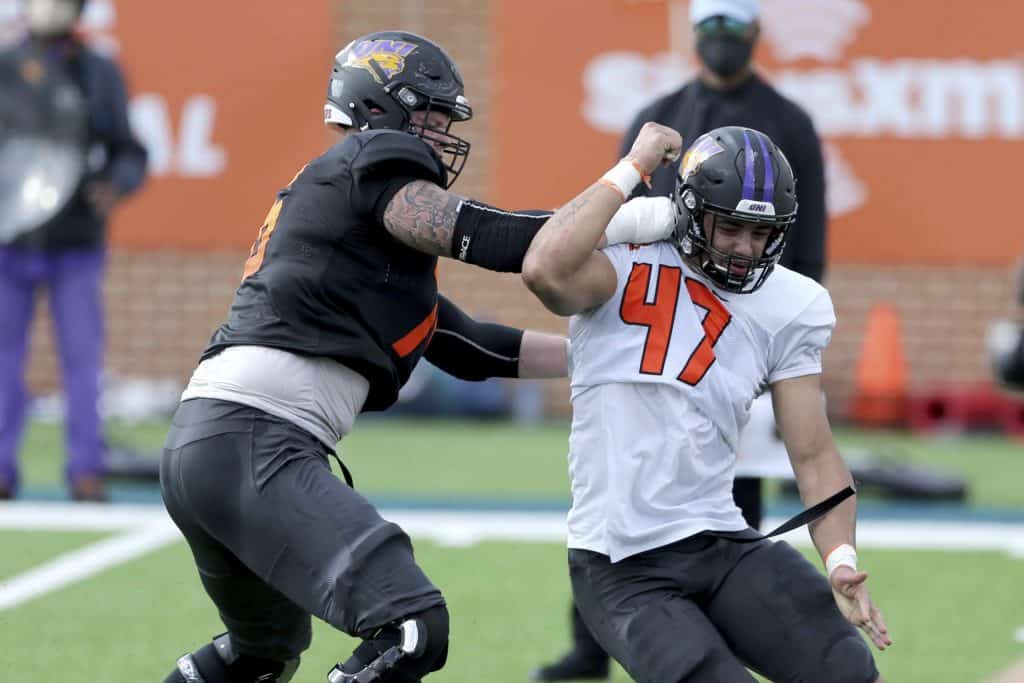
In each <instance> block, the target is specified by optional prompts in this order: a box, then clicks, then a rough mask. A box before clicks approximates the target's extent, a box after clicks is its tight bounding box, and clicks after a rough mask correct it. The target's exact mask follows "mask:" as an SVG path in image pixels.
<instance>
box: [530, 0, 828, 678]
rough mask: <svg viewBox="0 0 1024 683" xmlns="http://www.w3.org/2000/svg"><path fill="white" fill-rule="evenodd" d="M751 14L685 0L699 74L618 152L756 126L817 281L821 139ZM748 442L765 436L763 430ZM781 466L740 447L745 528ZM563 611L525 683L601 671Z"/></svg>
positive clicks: (585, 636)
mask: <svg viewBox="0 0 1024 683" xmlns="http://www.w3.org/2000/svg"><path fill="white" fill-rule="evenodd" d="M759 17H760V9H759V6H758V0H692V2H691V3H690V24H691V25H692V27H693V31H694V38H695V42H696V48H697V56H698V58H699V61H700V73H699V74H698V76H697V77H696V78H694V79H693V80H691V81H689V82H687V83H686V84H684V85H683V87H681V88H679V89H678V90H676V91H674V92H672V93H669V94H668V95H665V96H663V97H661V98H659V99H657V100H655V101H654V102H653V103H651V104H650V105H649V106H647V107H645V108H644V109H643V110H641V111H640V113H639V114H637V115H636V117H635V118H634V119H633V122H632V124H631V125H630V126H629V128H628V129H627V132H626V134H625V135H624V136H623V138H622V145H621V149H620V156H625V155H626V154H627V153H628V152H629V150H630V147H631V146H632V144H633V141H634V140H635V139H636V136H637V134H638V132H639V131H640V128H641V127H642V126H643V125H644V124H645V123H647V122H648V121H654V122H656V123H660V124H663V125H666V126H670V127H672V128H674V129H675V130H677V131H679V133H680V134H681V135H682V138H683V144H684V145H690V144H691V143H692V142H693V141H694V140H696V139H697V138H698V137H699V136H700V135H702V134H703V133H705V132H707V131H708V130H711V129H713V128H717V127H719V126H727V125H739V126H746V127H750V128H754V129H757V130H761V131H764V132H765V133H766V134H767V135H768V136H769V137H770V138H771V139H772V140H774V141H776V143H777V144H778V145H779V147H780V148H781V149H782V150H783V151H784V152H785V154H786V156H787V157H788V158H789V160H790V163H791V164H792V166H793V172H794V174H795V175H796V177H797V196H798V200H799V203H800V211H799V213H798V215H797V219H796V224H795V225H794V226H793V229H792V231H791V236H790V238H789V242H788V244H787V245H786V250H785V252H783V254H782V259H781V261H780V263H781V264H782V265H784V266H786V267H787V268H790V269H791V270H795V271H796V272H798V273H800V274H801V275H806V276H807V277H810V278H812V279H814V280H816V281H818V282H821V281H822V279H823V277H824V273H825V237H826V228H827V216H826V212H825V172H824V163H823V160H822V152H821V141H820V140H819V138H818V135H817V133H816V132H815V129H814V124H813V123H812V122H811V119H810V117H809V116H808V115H807V113H806V112H805V111H804V110H803V109H802V108H801V107H800V106H799V105H797V104H796V103H794V102H792V101H790V100H788V99H786V98H785V97H784V96H783V95H781V94H780V93H779V92H778V91H776V90H775V89H774V88H773V87H772V86H771V85H769V84H768V83H767V82H766V81H765V80H764V79H763V78H761V76H760V75H758V73H757V72H756V71H755V69H754V68H753V64H752V58H753V52H754V48H755V47H756V45H757V40H758V38H759V37H760V24H759ZM678 170H679V164H678V162H677V163H675V164H672V165H671V166H664V167H662V168H660V169H658V170H656V171H655V172H654V173H653V174H652V177H651V184H650V186H649V187H648V186H647V185H645V184H643V183H641V184H640V185H639V186H638V187H637V190H636V191H635V192H634V196H637V195H644V194H646V195H649V196H665V195H671V194H672V192H673V190H674V188H675V182H676V174H677V172H678ZM761 403H769V404H770V398H768V397H763V398H762V399H759V401H758V405H757V406H756V407H755V408H756V410H755V414H756V415H761V414H765V413H767V414H770V413H771V408H770V405H767V406H766V405H760V404H761ZM762 422H763V421H762ZM769 422H770V419H769ZM758 424H759V425H760V424H761V422H759V423H758ZM770 431H772V432H774V430H773V429H772V430H770ZM747 441H748V442H749V441H750V440H747ZM757 441H760V442H761V443H772V440H771V439H769V438H767V437H766V438H764V439H758V440H757ZM775 442H777V440H775ZM788 470H789V465H788V461H787V460H786V458H785V452H784V449H782V448H781V447H776V448H772V449H770V450H768V449H764V450H763V452H751V453H746V452H744V453H742V454H741V456H740V458H739V460H738V462H737V464H736V479H735V481H734V484H733V495H734V497H735V499H736V504H737V505H738V506H739V507H740V510H741V511H742V512H743V516H744V518H745V519H746V520H747V522H748V523H749V524H750V525H751V526H752V527H753V528H755V529H756V528H758V527H759V526H760V524H761V519H762V516H763V504H762V499H761V487H762V485H761V481H762V480H761V477H762V476H764V473H765V472H766V471H772V472H781V471H788ZM790 476H791V475H790ZM570 614H571V619H572V637H573V646H572V649H571V650H569V652H567V653H566V654H565V655H563V656H562V657H561V658H560V659H558V660H556V661H555V662H553V663H551V664H548V665H546V666H542V667H540V668H538V669H536V670H535V671H534V672H533V674H532V678H533V679H534V680H537V681H561V680H573V679H603V678H607V676H608V663H609V659H608V655H607V654H605V652H604V650H603V649H601V646H600V645H598V643H597V641H595V640H594V638H593V637H592V636H591V635H590V633H589V632H588V630H587V628H586V626H585V625H584V624H583V621H582V619H581V618H580V615H579V612H578V611H577V610H576V608H575V606H573V607H572V609H571V610H570Z"/></svg>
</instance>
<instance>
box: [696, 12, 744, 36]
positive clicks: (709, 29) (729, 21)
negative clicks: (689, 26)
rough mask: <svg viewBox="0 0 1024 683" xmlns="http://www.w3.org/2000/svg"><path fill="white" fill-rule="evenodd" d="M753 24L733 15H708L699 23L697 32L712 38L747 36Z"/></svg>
mask: <svg viewBox="0 0 1024 683" xmlns="http://www.w3.org/2000/svg"><path fill="white" fill-rule="evenodd" d="M752 25H753V24H752V23H751V22H748V21H740V20H739V19H733V18H732V17H726V16H723V15H718V16H714V17H708V18H707V19H705V20H704V21H702V22H700V23H699V24H697V25H696V26H695V27H694V28H696V30H697V33H698V34H700V35H702V36H708V37H711V38H714V37H718V36H732V37H733V38H745V37H746V36H748V35H749V31H750V27H751V26H752Z"/></svg>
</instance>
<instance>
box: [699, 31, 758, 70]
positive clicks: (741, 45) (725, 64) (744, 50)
mask: <svg viewBox="0 0 1024 683" xmlns="http://www.w3.org/2000/svg"><path fill="white" fill-rule="evenodd" d="M753 51H754V44H753V43H752V42H748V41H746V40H740V39H739V38H733V37H731V36H701V37H700V38H698V39H697V54H698V55H700V59H701V61H702V62H704V65H705V66H707V68H708V69H710V70H711V71H713V72H714V73H715V74H717V75H719V76H721V77H722V78H731V77H733V76H735V75H736V74H738V73H739V72H740V71H742V70H743V69H744V68H746V66H747V65H748V64H750V57H751V54H753Z"/></svg>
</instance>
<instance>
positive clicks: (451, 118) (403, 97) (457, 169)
mask: <svg viewBox="0 0 1024 683" xmlns="http://www.w3.org/2000/svg"><path fill="white" fill-rule="evenodd" d="M414 98H415V100H416V101H415V103H414V107H413V108H412V109H411V110H409V111H408V112H407V119H406V120H407V122H408V123H407V124H406V127H405V128H403V129H400V130H406V131H407V132H409V133H412V134H413V135H415V136H417V137H419V138H421V139H422V140H423V141H424V142H426V143H427V145H429V146H430V148H431V149H433V150H434V152H435V153H436V154H437V156H438V157H440V159H441V163H442V164H444V167H445V169H447V171H448V185H447V186H448V187H451V185H452V183H454V182H455V179H456V178H458V177H459V174H460V173H462V169H463V167H464V166H465V165H466V160H467V159H468V158H469V150H470V144H469V141H468V140H466V139H465V138H460V137H459V136H457V135H452V133H451V128H452V124H453V123H456V122H458V121H468V120H469V119H470V118H472V116H473V110H472V109H471V108H470V106H469V103H468V102H467V101H466V98H465V97H463V96H462V95H459V96H458V97H457V98H456V100H455V102H451V101H447V100H442V99H440V98H437V97H431V96H429V95H424V94H423V93H420V92H418V91H416V90H415V89H413V88H411V87H409V86H401V87H399V89H398V92H397V94H396V95H395V99H397V100H398V101H399V102H400V103H401V104H402V105H403V106H405V105H407V104H409V103H413V100H414ZM413 112H423V116H422V118H421V119H420V120H421V121H422V123H419V124H417V123H413V121H412V115H413ZM431 112H441V113H443V114H445V115H446V117H447V123H446V124H445V125H444V127H437V126H432V125H430V124H429V123H428V122H429V121H430V120H431V116H430V114H431Z"/></svg>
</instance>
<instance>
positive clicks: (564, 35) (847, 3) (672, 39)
mask: <svg viewBox="0 0 1024 683" xmlns="http://www.w3.org/2000/svg"><path fill="white" fill-rule="evenodd" d="M496 1H497V2H498V3H499V4H498V6H497V7H496V20H495V21H496V25H497V26H499V27H500V31H499V35H498V36H497V45H498V57H497V70H498V73H497V77H496V82H497V83H500V85H501V87H500V88H498V89H497V100H496V101H495V102H494V112H493V115H494V117H495V119H496V125H495V130H497V131H500V133H499V134H498V135H497V139H496V140H495V144H496V146H497V149H496V154H495V157H494V174H495V175H494V179H493V183H494V184H493V187H494V188H495V197H494V199H495V200H496V202H497V203H499V204H500V205H503V206H504V205H507V206H516V207H525V206H541V207H552V206H556V205H558V204H559V203H561V202H564V201H565V200H567V199H568V198H569V197H571V196H573V195H575V194H576V193H577V192H579V191H580V190H581V189H583V188H584V187H585V186H587V185H588V184H589V183H591V182H593V181H594V180H595V179H596V178H597V177H598V176H599V175H600V174H601V173H602V172H603V171H604V170H605V169H606V168H608V167H609V166H610V165H611V164H612V163H614V161H615V158H616V156H617V150H618V145H619V142H620V139H621V136H622V134H623V132H624V131H625V129H626V127H627V125H628V124H629V122H630V120H631V119H632V116H633V115H634V113H635V112H636V111H638V110H639V109H640V108H641V107H643V106H645V105H646V104H648V103H649V102H650V101H652V100H653V99H654V98H655V97H657V96H658V95H660V94H663V93H666V92H668V91H670V90H672V89H674V88H676V87H679V86H680V85H681V84H682V83H683V82H684V81H685V80H687V79H688V78H690V77H692V76H693V75H694V74H695V72H696V57H695V55H694V50H693V45H692V41H691V31H690V28H689V25H688V19H687V12H688V5H689V3H688V1H687V0H606V1H604V2H592V1H591V0H562V1H560V2H548V1H546V0H496ZM761 8H762V19H761V23H762V38H761V41H760V44H759V47H758V51H757V53H756V60H757V63H758V65H759V67H760V68H761V70H762V72H763V73H764V74H765V75H766V77H767V78H768V80H770V81H771V82H772V83H774V84H775V86H776V87H777V88H778V89H779V90H781V91H782V92H783V93H784V94H785V95H787V96H788V97H790V98H791V99H793V100H795V101H796V102H798V103H799V104H801V105H802V106H803V107H804V108H805V109H807V111H808V112H809V113H810V115H811V117H812V119H813V120H814V122H815V125H816V127H817V128H818V131H819V133H820V134H821V135H822V138H823V142H824V145H825V153H826V166H827V169H826V175H827V182H828V207H829V213H830V216H831V222H830V233H829V251H830V254H829V256H830V260H831V262H833V263H870V264H932V265H943V264H997V265H1007V264H1010V263H1012V262H1014V261H1015V260H1016V259H1017V258H1018V257H1019V256H1020V254H1021V252H1022V251H1024V226H1022V224H1021V221H1020V219H1019V218H1017V216H1016V212H1015V210H1014V209H1013V206H1014V205H1015V201H1016V199H1017V198H1019V197H1020V195H1021V190H1020V187H1021V185H1022V182H1024V164H1022V157H1024V62H1022V61H1021V58H1020V57H1021V54H1020V32H1019V26H1020V24H1021V22H1022V21H1024V4H1021V3H1020V2H1018V1H1017V0H991V1H990V2H986V3H984V11H980V7H979V11H967V10H965V8H963V7H960V6H956V5H948V4H946V3H936V2H934V0H900V2H892V1H891V0H762V2H761Z"/></svg>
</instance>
